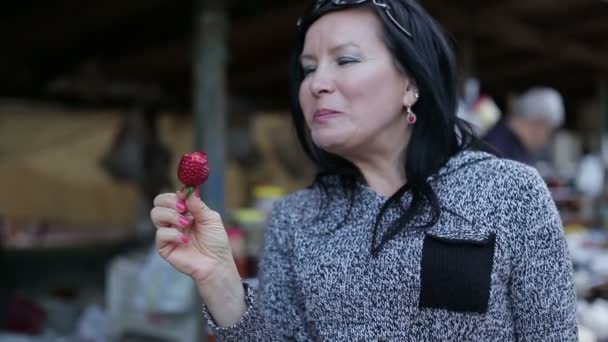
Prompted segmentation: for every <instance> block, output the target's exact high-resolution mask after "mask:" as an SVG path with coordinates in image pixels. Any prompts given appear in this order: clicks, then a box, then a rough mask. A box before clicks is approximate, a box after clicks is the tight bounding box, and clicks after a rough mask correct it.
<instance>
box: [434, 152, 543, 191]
mask: <svg viewBox="0 0 608 342" xmlns="http://www.w3.org/2000/svg"><path fill="white" fill-rule="evenodd" d="M450 170H452V171H453V172H452V173H451V174H449V177H447V178H452V179H459V180H466V183H468V184H471V185H473V184H476V185H477V186H483V187H489V188H492V189H495V190H497V189H501V188H507V189H510V190H513V189H514V188H517V189H522V190H524V189H530V190H532V189H538V190H544V188H546V185H545V182H544V180H543V179H542V177H541V176H540V174H539V173H538V171H537V170H536V169H535V168H533V167H531V166H529V165H526V164H523V163H520V162H518V161H514V160H509V159H503V158H499V157H497V156H495V155H493V154H490V153H487V152H482V151H464V152H461V153H460V154H459V155H457V156H455V157H454V158H452V160H450V161H449V162H448V172H449V171H450ZM444 173H446V174H447V172H444Z"/></svg>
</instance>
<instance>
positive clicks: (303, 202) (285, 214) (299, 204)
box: [271, 186, 321, 222]
mask: <svg viewBox="0 0 608 342" xmlns="http://www.w3.org/2000/svg"><path fill="white" fill-rule="evenodd" d="M320 196H321V194H320V193H319V189H317V188H316V187H313V186H311V187H307V188H304V189H300V190H297V191H295V192H292V193H290V194H288V195H286V196H284V197H282V198H280V199H278V200H277V201H275V203H274V204H273V208H272V212H271V219H274V220H279V221H283V222H285V221H287V222H298V221H301V220H302V219H304V218H305V217H306V216H307V215H310V214H311V213H312V212H313V210H316V209H318V208H317V207H316V206H317V205H318V203H319V201H320Z"/></svg>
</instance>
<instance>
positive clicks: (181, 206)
mask: <svg viewBox="0 0 608 342" xmlns="http://www.w3.org/2000/svg"><path fill="white" fill-rule="evenodd" d="M175 209H177V211H179V212H180V213H183V212H184V211H185V210H186V206H185V205H184V201H179V202H177V204H176V205H175Z"/></svg>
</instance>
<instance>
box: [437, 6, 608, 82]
mask: <svg viewBox="0 0 608 342" xmlns="http://www.w3.org/2000/svg"><path fill="white" fill-rule="evenodd" d="M566 1H570V0H566ZM448 6H449V5H445V6H444V7H448ZM444 10H445V11H446V13H451V16H446V17H445V18H442V19H444V20H445V22H446V24H447V26H448V27H457V26H459V25H460V26H462V25H471V30H472V31H471V32H474V33H475V34H476V35H477V36H482V37H487V38H491V39H493V40H495V41H497V42H499V43H501V44H502V45H505V46H507V47H509V48H510V49H513V48H515V49H521V50H524V51H529V52H533V53H535V54H538V55H539V56H544V57H545V58H547V60H553V59H558V60H560V61H563V62H567V63H574V64H584V65H588V66H590V67H593V68H595V69H597V70H600V71H602V72H606V73H608V56H606V54H605V53H603V51H596V50H594V49H592V48H590V47H588V46H586V45H585V44H582V43H580V42H577V41H575V40H572V39H568V38H564V37H563V36H557V35H553V34H552V33H542V32H539V31H537V30H535V29H534V28H533V27H530V26H528V25H526V24H523V23H520V22H518V21H516V20H514V19H512V18H510V17H508V16H504V15H498V14H496V15H484V16H477V17H476V18H475V20H472V22H470V23H466V22H465V21H463V20H459V18H467V17H470V15H469V14H467V13H466V12H464V11H463V10H461V9H460V8H457V7H453V6H449V9H447V8H445V9H444ZM463 22H465V23H464V24H463Z"/></svg>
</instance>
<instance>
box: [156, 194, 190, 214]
mask: <svg viewBox="0 0 608 342" xmlns="http://www.w3.org/2000/svg"><path fill="white" fill-rule="evenodd" d="M154 206H155V207H164V208H171V209H175V210H176V211H178V212H180V213H184V212H186V202H185V201H184V199H182V198H180V197H179V196H178V195H177V194H175V193H164V194H160V195H158V196H156V198H154Z"/></svg>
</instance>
